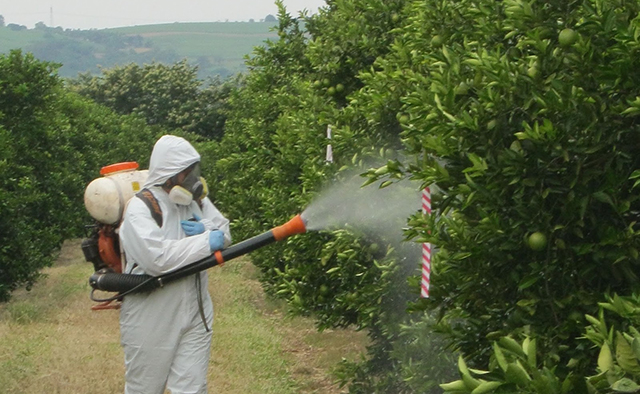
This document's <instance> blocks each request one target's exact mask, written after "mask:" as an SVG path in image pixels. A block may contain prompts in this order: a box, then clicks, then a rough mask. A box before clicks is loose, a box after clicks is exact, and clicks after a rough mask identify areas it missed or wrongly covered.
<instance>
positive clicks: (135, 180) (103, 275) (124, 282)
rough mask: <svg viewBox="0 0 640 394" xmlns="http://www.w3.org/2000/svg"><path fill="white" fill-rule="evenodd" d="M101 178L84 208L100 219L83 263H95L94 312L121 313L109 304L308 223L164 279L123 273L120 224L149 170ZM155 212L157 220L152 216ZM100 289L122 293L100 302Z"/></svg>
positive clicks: (131, 168)
mask: <svg viewBox="0 0 640 394" xmlns="http://www.w3.org/2000/svg"><path fill="white" fill-rule="evenodd" d="M100 174H101V175H103V176H102V177H101V178H97V179H95V180H93V181H92V182H91V183H89V185H88V186H87V188H86V189H85V195H84V203H85V207H86V208H87V211H89V214H90V215H91V216H92V217H93V218H94V219H95V220H96V224H95V225H93V226H91V227H92V228H93V232H92V234H91V236H90V237H89V238H87V239H85V240H83V242H82V251H83V252H84V255H85V259H86V260H87V261H89V262H91V263H93V265H94V269H95V272H94V274H93V275H91V277H90V278H89V284H90V285H91V287H92V289H93V290H92V291H91V299H92V300H93V301H96V302H101V303H102V304H99V305H96V306H94V307H93V308H92V309H94V310H100V309H117V308H118V307H119V305H116V306H110V305H109V303H110V302H112V301H114V300H118V299H121V298H122V297H124V296H125V295H127V294H133V293H139V292H144V291H151V290H153V289H157V288H160V287H162V286H164V285H165V284H167V283H170V282H173V281H175V280H178V279H180V278H184V277H186V276H189V275H192V274H195V273H197V272H200V271H204V270H205V269H208V268H211V267H214V266H216V265H222V264H224V263H225V262H226V261H229V260H231V259H234V258H236V257H239V256H242V255H245V254H247V253H249V252H252V251H254V250H256V249H259V248H261V247H263V246H266V245H269V244H271V243H273V242H276V241H280V240H283V239H285V238H287V237H289V236H291V235H295V234H302V233H304V232H306V223H305V221H304V219H303V218H302V216H301V215H296V216H295V217H293V218H292V219H291V220H289V221H288V222H287V223H285V224H283V225H281V226H277V227H275V228H273V229H271V230H269V231H267V232H265V233H263V234H260V235H257V236H255V237H253V238H250V239H247V240H245V241H242V242H239V243H237V244H234V245H231V246H230V247H228V248H227V249H224V250H219V251H216V252H215V253H214V254H212V255H211V256H209V257H206V258H204V259H202V260H199V261H196V262H195V263H192V264H190V265H187V266H185V267H182V268H180V269H178V270H175V271H172V272H169V273H166V274H163V275H160V276H150V275H133V274H123V273H122V272H123V270H124V267H123V262H122V261H121V255H120V243H119V240H118V226H119V224H120V220H121V219H122V215H123V213H124V211H125V209H126V205H127V202H128V201H129V200H130V199H131V198H133V196H134V195H136V193H138V192H140V191H141V187H140V185H143V184H144V182H145V180H146V179H147V171H146V170H143V171H138V163H136V162H126V163H116V164H112V165H109V166H106V167H103V168H102V169H101V170H100ZM149 194H150V193H149ZM141 198H142V197H141ZM151 214H152V216H154V212H151ZM155 214H156V215H155V216H154V219H156V222H158V223H159V224H158V225H160V223H161V222H159V221H158V218H157V216H158V214H159V215H160V217H161V213H158V212H156V213H155ZM160 220H161V219H160ZM96 290H100V291H106V292H117V293H118V294H117V295H115V296H113V297H109V298H106V299H96V298H95V297H94V292H95V291H96Z"/></svg>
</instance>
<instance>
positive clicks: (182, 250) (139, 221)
mask: <svg viewBox="0 0 640 394" xmlns="http://www.w3.org/2000/svg"><path fill="white" fill-rule="evenodd" d="M120 242H121V243H122V247H123V249H124V251H125V253H126V257H127V265H130V264H134V263H135V264H137V265H138V266H139V267H140V268H141V269H142V270H143V271H144V272H145V273H146V274H148V275H152V276H158V275H162V274H165V273H167V272H171V271H174V270H176V269H178V268H181V267H184V266H185V265H189V264H191V263H194V262H196V261H198V260H201V259H203V258H205V257H208V256H209V255H210V254H211V249H210V246H209V231H205V232H204V233H202V234H198V235H194V236H191V237H186V238H182V239H166V238H165V236H164V232H163V231H162V229H160V227H158V225H157V223H156V222H155V220H154V219H153V218H152V217H151V214H150V212H149V208H148V207H147V206H146V205H145V204H144V202H142V201H141V200H140V199H138V198H134V199H133V200H132V201H131V203H130V204H129V206H128V207H127V210H126V212H125V215H124V220H123V223H122V225H121V226H120Z"/></svg>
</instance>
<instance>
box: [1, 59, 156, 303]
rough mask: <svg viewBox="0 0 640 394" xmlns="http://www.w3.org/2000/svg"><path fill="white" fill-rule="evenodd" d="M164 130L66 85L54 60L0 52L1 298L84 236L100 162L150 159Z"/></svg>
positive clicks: (30, 281) (32, 278)
mask: <svg viewBox="0 0 640 394" xmlns="http://www.w3.org/2000/svg"><path fill="white" fill-rule="evenodd" d="M157 135H158V130H152V129H150V128H148V127H146V126H145V125H144V123H143V122H142V121H140V120H136V119H134V118H131V117H130V118H122V117H119V116H117V115H115V114H114V113H113V112H112V111H110V110H108V109H106V108H103V107H99V106H97V105H96V104H93V103H91V102H89V101H88V100H86V99H82V98H80V97H79V96H76V95H74V94H70V93H68V92H66V91H65V90H64V87H63V83H62V80H61V79H60V78H59V77H58V76H57V74H56V68H55V66H54V65H52V64H50V63H46V62H41V61H38V60H36V59H35V58H34V57H33V55H31V54H22V53H21V52H20V51H12V52H11V53H10V54H9V55H8V56H2V57H0V139H1V140H2V144H0V145H1V147H0V165H1V166H2V171H0V174H1V175H0V196H1V198H0V200H1V201H2V203H0V215H2V217H3V218H4V219H3V221H2V225H1V226H0V239H1V244H2V248H1V249H0V300H1V301H5V300H7V299H8V298H9V297H10V293H11V291H13V290H15V289H16V288H19V287H22V286H26V287H27V288H30V287H31V286H32V285H33V283H34V281H35V280H36V279H37V278H38V275H39V274H38V272H39V270H40V268H42V267H45V266H47V265H49V264H50V263H51V262H52V257H53V252H54V251H55V250H57V248H58V247H59V246H60V244H61V243H62V241H63V240H64V239H66V238H70V237H77V236H80V235H81V234H82V228H83V224H88V215H86V213H85V211H84V209H83V207H84V205H83V194H84V187H85V186H86V184H87V183H88V182H89V181H91V180H92V179H93V178H95V177H97V176H99V173H98V170H99V168H100V167H101V166H103V165H107V164H111V163H114V162H117V161H134V160H138V161H141V160H142V159H144V158H145V157H148V155H149V152H150V151H151V147H152V145H153V142H155V139H156V138H157Z"/></svg>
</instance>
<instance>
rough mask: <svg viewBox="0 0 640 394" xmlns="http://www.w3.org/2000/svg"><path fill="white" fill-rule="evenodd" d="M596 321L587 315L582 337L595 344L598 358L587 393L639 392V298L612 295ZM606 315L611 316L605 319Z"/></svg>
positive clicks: (602, 306) (602, 305) (589, 380)
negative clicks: (597, 349)
mask: <svg viewBox="0 0 640 394" xmlns="http://www.w3.org/2000/svg"><path fill="white" fill-rule="evenodd" d="M599 305H600V310H599V314H598V317H594V316H590V315H587V320H588V321H589V322H590V323H591V324H590V325H589V326H588V327H587V330H586V333H585V335H584V337H585V338H586V339H588V340H590V341H591V342H592V343H594V344H595V345H596V346H597V347H598V348H600V352H599V354H598V364H597V374H596V375H594V376H591V377H589V378H588V379H587V386H588V387H589V392H590V393H610V392H624V393H634V392H638V391H640V332H638V329H637V328H636V327H639V324H640V296H638V295H637V294H633V295H631V296H627V297H622V296H618V295H616V294H614V295H613V296H607V302H601V303H600V304H599ZM605 312H606V313H608V314H610V315H611V314H612V316H609V318H608V319H605Z"/></svg>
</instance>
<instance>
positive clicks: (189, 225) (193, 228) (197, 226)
mask: <svg viewBox="0 0 640 394" xmlns="http://www.w3.org/2000/svg"><path fill="white" fill-rule="evenodd" d="M193 217H194V218H195V221H193V220H181V221H180V225H181V226H182V229H183V230H184V233H185V234H187V236H188V237H190V236H192V235H198V234H202V233H204V230H205V229H204V223H202V222H200V218H199V217H198V215H193Z"/></svg>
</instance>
